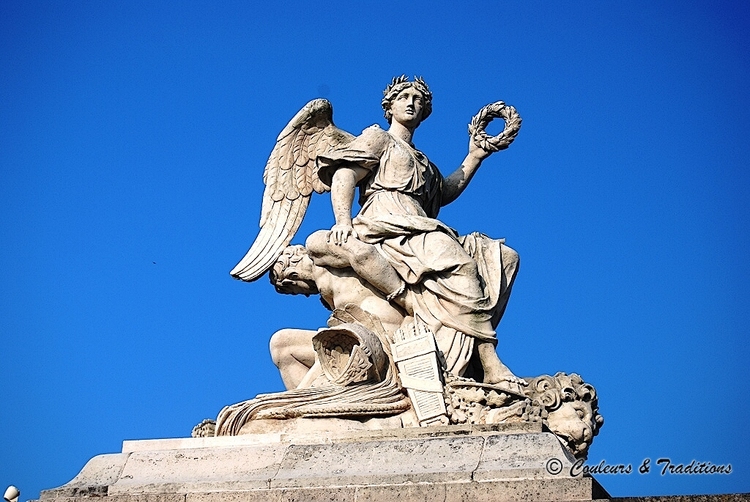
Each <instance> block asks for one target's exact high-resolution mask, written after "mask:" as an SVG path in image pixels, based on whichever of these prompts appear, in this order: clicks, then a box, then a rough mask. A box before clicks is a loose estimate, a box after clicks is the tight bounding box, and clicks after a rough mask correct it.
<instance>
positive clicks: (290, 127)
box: [230, 99, 354, 281]
mask: <svg viewBox="0 0 750 502" xmlns="http://www.w3.org/2000/svg"><path fill="white" fill-rule="evenodd" d="M352 139H354V136H353V135H351V134H349V133H348V132H346V131H342V130H341V129H339V128H338V127H336V126H335V125H334V123H333V107H332V106H331V103H330V102H328V101H327V100H325V99H315V100H313V101H310V102H309V103H307V104H306V105H305V106H304V107H303V108H302V109H301V110H300V111H299V112H298V113H297V115H295V116H294V118H293V119H292V120H291V121H290V122H289V124H287V126H286V127H285V128H284V130H283V131H281V134H279V137H278V138H277V139H276V146H275V147H274V148H273V151H272V152H271V156H270V157H269V159H268V162H267V163H266V169H265V172H264V173H263V182H264V183H265V185H266V189H265V191H264V192H263V205H262V207H261V216H260V232H259V233H258V236H257V237H256V238H255V242H253V245H252V246H251V247H250V249H249V250H248V252H247V254H245V257H244V258H242V260H240V262H239V263H238V264H237V265H236V266H235V267H234V268H233V269H232V271H231V272H230V274H231V275H232V277H234V278H236V279H241V280H243V281H254V280H256V279H257V278H258V277H260V276H261V275H263V274H264V273H265V272H266V271H267V270H268V269H270V268H271V267H272V266H273V264H274V263H275V262H276V259H277V258H278V257H279V256H281V252H282V251H283V250H284V248H285V247H286V246H288V245H289V242H291V240H292V239H293V238H294V234H295V233H296V232H297V229H298V228H299V226H300V224H301V223H302V219H303V218H304V216H305V212H306V211H307V205H308V203H309V202H310V195H311V194H312V192H313V191H315V192H317V193H323V192H327V191H330V189H331V187H329V186H326V185H325V184H324V183H323V182H322V181H321V180H320V178H318V175H317V167H316V163H315V159H316V158H317V157H318V155H322V154H324V153H327V152H329V151H330V150H332V149H333V148H335V147H337V146H339V145H342V144H344V143H348V142H350V141H351V140H352Z"/></svg>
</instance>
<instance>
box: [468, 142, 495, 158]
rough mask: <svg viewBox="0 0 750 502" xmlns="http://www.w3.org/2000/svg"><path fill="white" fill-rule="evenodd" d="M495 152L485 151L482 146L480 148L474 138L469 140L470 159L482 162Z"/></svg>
mask: <svg viewBox="0 0 750 502" xmlns="http://www.w3.org/2000/svg"><path fill="white" fill-rule="evenodd" d="M492 153H493V152H491V151H488V150H485V149H484V148H482V147H481V146H478V145H477V144H476V143H475V142H474V138H469V157H471V158H473V159H474V160H476V161H477V162H482V161H483V160H484V159H486V158H487V157H489V156H490V155H492Z"/></svg>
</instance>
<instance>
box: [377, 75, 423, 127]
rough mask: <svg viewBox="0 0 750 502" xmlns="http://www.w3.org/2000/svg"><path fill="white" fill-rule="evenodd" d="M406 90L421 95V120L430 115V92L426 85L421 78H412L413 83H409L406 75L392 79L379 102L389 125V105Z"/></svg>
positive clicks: (391, 117)
mask: <svg viewBox="0 0 750 502" xmlns="http://www.w3.org/2000/svg"><path fill="white" fill-rule="evenodd" d="M406 89H415V90H417V91H419V92H420V93H421V94H422V99H423V102H422V118H421V120H424V119H426V118H427V117H429V116H430V114H431V113H432V93H431V92H430V88H429V87H427V83H426V82H425V81H424V80H422V78H421V77H414V80H413V81H409V79H408V77H407V76H406V75H401V76H400V77H393V80H392V81H391V83H390V84H388V87H386V88H385V90H384V91H383V101H381V102H380V104H381V105H382V106H383V111H384V112H385V118H386V120H387V121H388V123H389V124H390V123H391V120H392V119H393V114H392V113H391V105H392V104H393V101H394V100H395V99H396V97H398V95H399V94H401V93H402V92H403V91H404V90H406Z"/></svg>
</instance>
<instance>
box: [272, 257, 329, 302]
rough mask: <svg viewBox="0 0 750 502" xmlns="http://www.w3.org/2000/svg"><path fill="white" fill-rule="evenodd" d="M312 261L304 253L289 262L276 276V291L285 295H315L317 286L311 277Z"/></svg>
mask: <svg viewBox="0 0 750 502" xmlns="http://www.w3.org/2000/svg"><path fill="white" fill-rule="evenodd" d="M313 266H314V265H313V262H312V260H311V259H310V256H308V255H307V254H306V253H305V254H303V255H301V257H300V259H299V260H298V261H296V262H294V263H290V264H289V265H288V266H287V267H285V268H284V269H283V270H282V271H280V272H281V273H280V275H279V276H278V277H277V278H276V283H275V284H274V286H275V287H276V291H278V292H279V293H283V294H285V295H305V296H310V295H315V294H318V286H317V285H316V284H315V279H314V277H313V272H312V271H313Z"/></svg>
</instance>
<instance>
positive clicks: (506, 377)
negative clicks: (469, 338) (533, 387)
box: [477, 342, 528, 385]
mask: <svg viewBox="0 0 750 502" xmlns="http://www.w3.org/2000/svg"><path fill="white" fill-rule="evenodd" d="M477 352H478V353H479V360H480V361H481V363H482V368H483V369H484V383H489V384H496V383H500V382H511V383H515V384H518V385H528V384H527V383H526V380H524V379H523V378H518V377H517V376H516V375H514V374H513V372H512V371H510V369H509V368H508V367H507V366H506V365H504V364H503V363H502V361H500V358H499V357H497V352H495V346H494V345H493V344H492V343H490V342H480V343H479V345H478V346H477Z"/></svg>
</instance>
